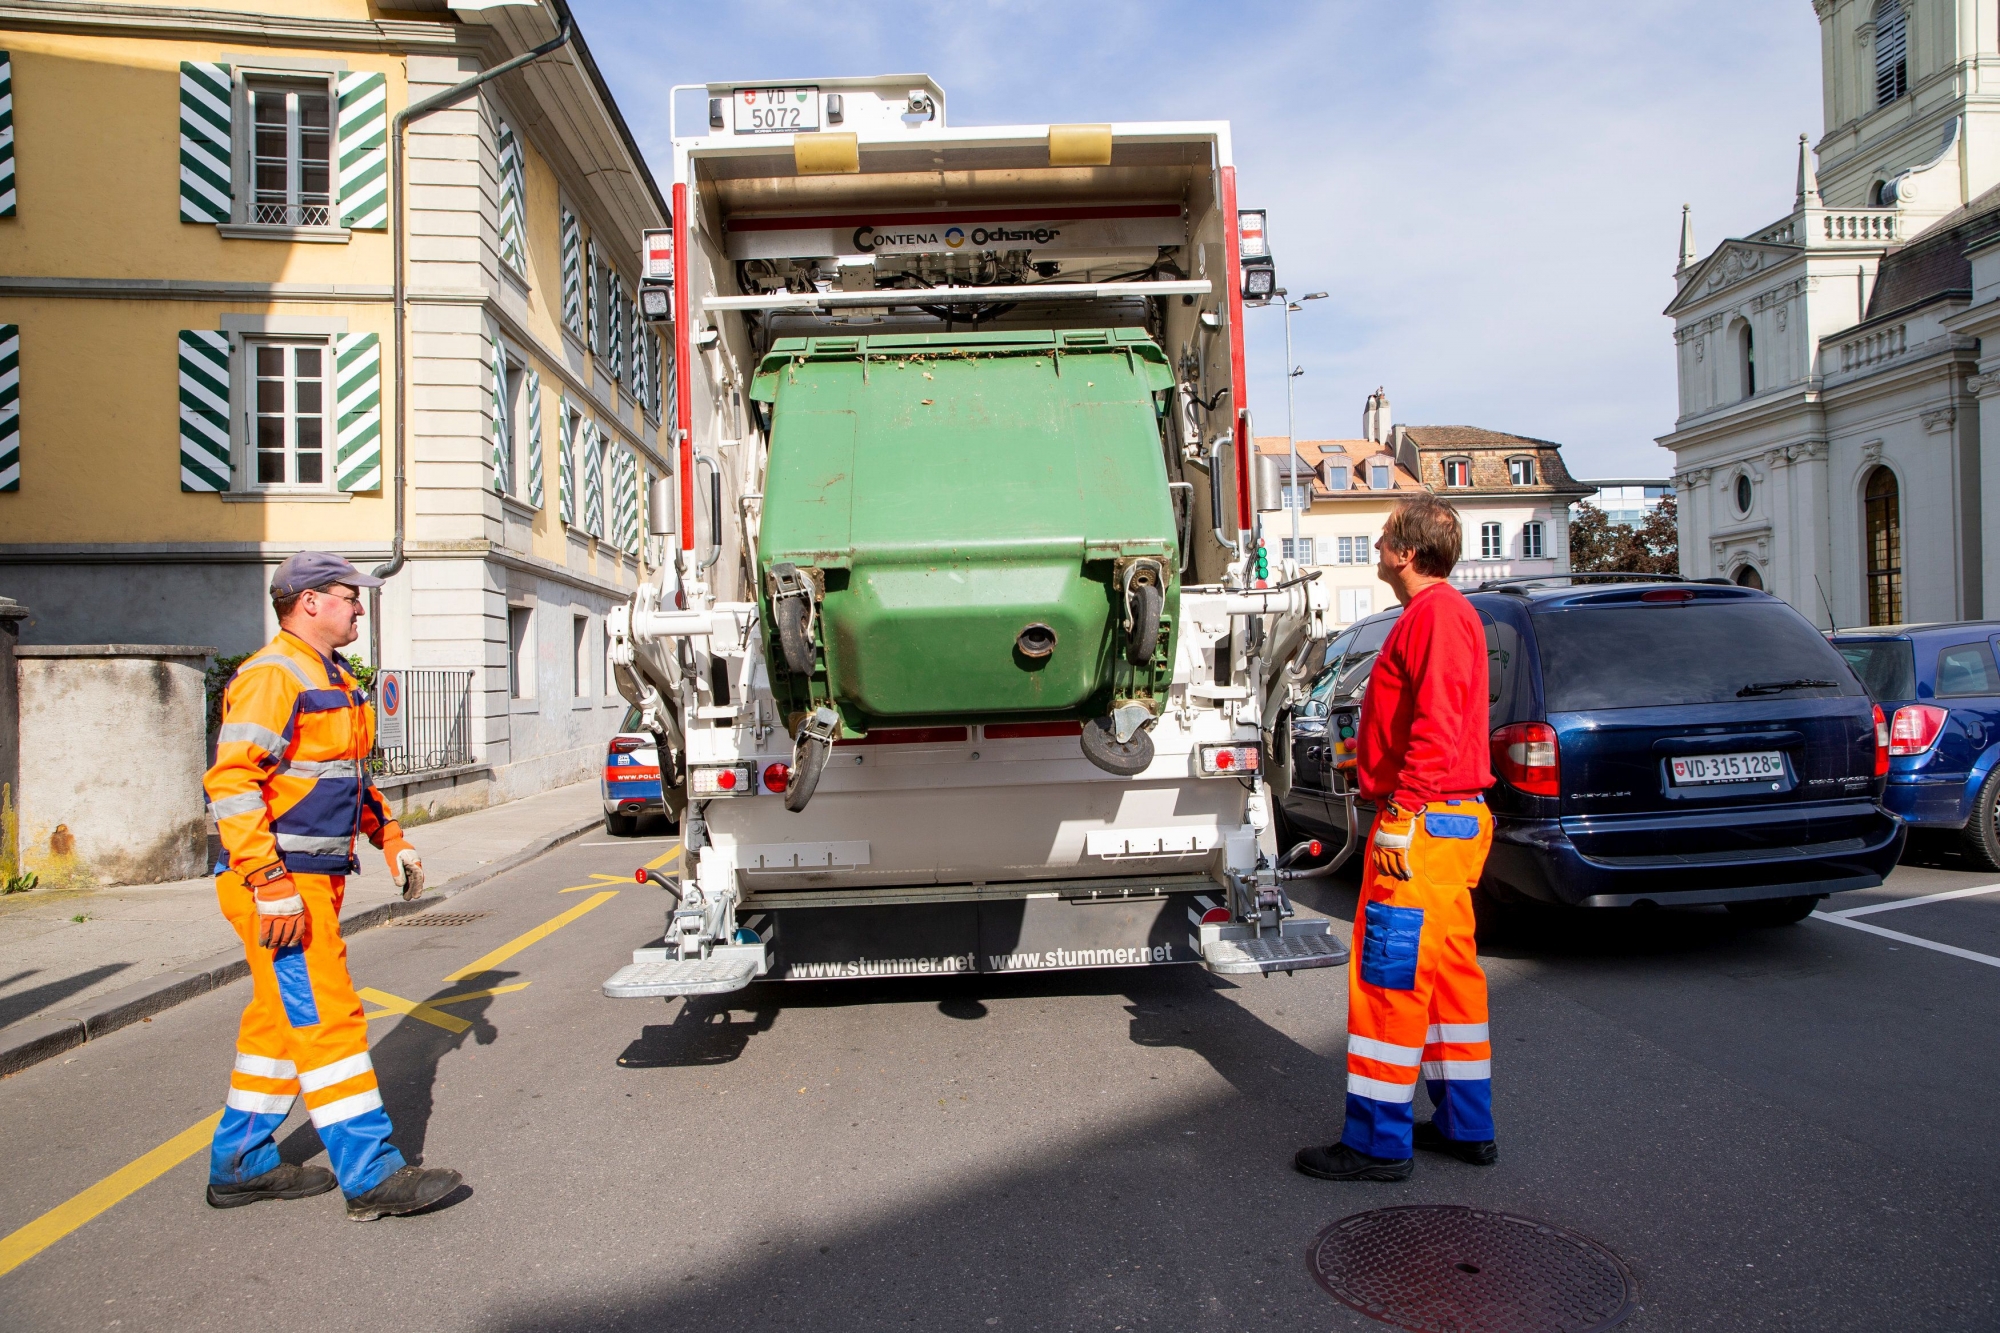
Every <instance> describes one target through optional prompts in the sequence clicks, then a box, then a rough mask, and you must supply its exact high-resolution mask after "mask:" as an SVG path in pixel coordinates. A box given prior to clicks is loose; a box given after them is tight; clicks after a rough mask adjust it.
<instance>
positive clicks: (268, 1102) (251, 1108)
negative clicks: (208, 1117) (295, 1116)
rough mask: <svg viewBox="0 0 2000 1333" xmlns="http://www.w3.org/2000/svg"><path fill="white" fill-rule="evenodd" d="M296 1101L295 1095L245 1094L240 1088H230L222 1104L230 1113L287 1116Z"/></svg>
mask: <svg viewBox="0 0 2000 1333" xmlns="http://www.w3.org/2000/svg"><path fill="white" fill-rule="evenodd" d="M297 1100H298V1096H297V1094H296V1093H290V1092H245V1091H243V1089H241V1088H231V1089H230V1090H229V1095H228V1096H227V1097H224V1098H223V1099H222V1104H223V1105H224V1106H227V1107H228V1108H229V1109H230V1110H232V1111H248V1112H250V1113H251V1114H253V1115H289V1114H290V1113H291V1110H292V1103H293V1102H295V1101H297Z"/></svg>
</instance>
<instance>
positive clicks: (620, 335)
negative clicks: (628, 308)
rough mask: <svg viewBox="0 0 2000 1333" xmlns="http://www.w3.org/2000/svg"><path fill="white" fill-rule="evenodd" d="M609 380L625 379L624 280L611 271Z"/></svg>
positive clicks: (616, 271)
mask: <svg viewBox="0 0 2000 1333" xmlns="http://www.w3.org/2000/svg"><path fill="white" fill-rule="evenodd" d="M610 287H611V309H610V311H609V314H610V316H611V378H612V379H614V380H623V379H624V378H625V279H624V278H622V277H620V276H619V274H618V270H617V269H612V270H611V282H610Z"/></svg>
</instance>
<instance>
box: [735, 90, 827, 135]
mask: <svg viewBox="0 0 2000 1333" xmlns="http://www.w3.org/2000/svg"><path fill="white" fill-rule="evenodd" d="M730 101H731V103H732V104H733V105H734V106H735V107H736V132H737V133H738V134H804V133H810V132H812V131H814V130H817V129H818V128H819V89H817V88H739V89H738V90H737V92H736V96H735V97H733V98H731V99H730Z"/></svg>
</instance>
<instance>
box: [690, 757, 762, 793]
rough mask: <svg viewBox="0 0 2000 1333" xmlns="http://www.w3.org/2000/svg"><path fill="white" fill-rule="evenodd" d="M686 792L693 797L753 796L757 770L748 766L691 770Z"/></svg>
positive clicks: (738, 765) (755, 791) (755, 789)
mask: <svg viewBox="0 0 2000 1333" xmlns="http://www.w3.org/2000/svg"><path fill="white" fill-rule="evenodd" d="M688 790H689V791H690V793H691V794H693V795H695V796H755V795H756V794H757V770H756V769H754V768H752V767H750V765H748V764H731V765H729V766H728V767H727V768H696V769H692V770H690V771H689V773H688Z"/></svg>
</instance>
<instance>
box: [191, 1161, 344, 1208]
mask: <svg viewBox="0 0 2000 1333" xmlns="http://www.w3.org/2000/svg"><path fill="white" fill-rule="evenodd" d="M333 1184H334V1181H333V1172H331V1171H329V1170H327V1169H326V1168H325V1167H323V1166H301V1165H299V1164H298V1163H297V1162H280V1163H278V1165H276V1166H274V1167H272V1168H271V1169H270V1170H269V1171H266V1172H265V1173H264V1174H263V1175H261V1176H258V1177H257V1178H256V1179H254V1180H246V1181H244V1182H243V1183H242V1184H240V1185H215V1184H211V1185H210V1186H209V1187H208V1206H209V1207H211V1208H241V1207H242V1206H243V1205H244V1204H246V1203H260V1202H262V1201H263V1200H265V1199H310V1198H311V1197H312V1196H313V1195H315V1194H324V1193H326V1192H327V1191H328V1190H330V1189H332V1188H333Z"/></svg>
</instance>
